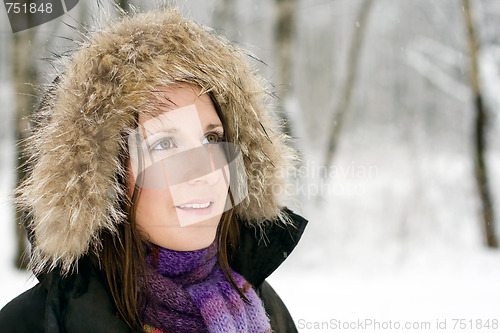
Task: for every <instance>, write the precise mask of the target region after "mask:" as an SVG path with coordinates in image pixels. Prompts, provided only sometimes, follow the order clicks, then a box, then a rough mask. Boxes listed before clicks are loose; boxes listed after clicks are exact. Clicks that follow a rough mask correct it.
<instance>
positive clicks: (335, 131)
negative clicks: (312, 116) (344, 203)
mask: <svg viewBox="0 0 500 333" xmlns="http://www.w3.org/2000/svg"><path fill="white" fill-rule="evenodd" d="M372 2H373V0H363V2H362V3H361V6H360V8H359V12H358V15H357V18H356V28H355V29H354V32H353V36H352V39H351V41H352V42H351V45H350V48H349V54H348V57H347V62H348V63H347V77H346V81H345V84H344V91H343V94H342V95H340V96H341V97H340V100H339V103H338V104H337V107H336V110H334V111H335V112H334V113H333V119H332V121H331V122H330V128H329V130H328V132H327V133H329V136H328V143H327V144H328V146H327V151H326V154H325V161H324V165H325V167H326V168H327V170H328V168H329V167H330V166H331V164H332V163H333V161H332V160H333V157H334V155H335V151H336V149H337V146H338V140H339V136H340V132H341V130H342V126H343V124H344V119H345V115H346V113H347V112H348V110H349V107H350V105H351V96H352V91H353V88H354V85H355V83H356V78H357V72H358V67H359V66H358V63H359V56H360V54H361V51H362V45H363V39H364V36H365V31H366V25H367V21H368V14H369V12H370V9H371V6H372Z"/></svg>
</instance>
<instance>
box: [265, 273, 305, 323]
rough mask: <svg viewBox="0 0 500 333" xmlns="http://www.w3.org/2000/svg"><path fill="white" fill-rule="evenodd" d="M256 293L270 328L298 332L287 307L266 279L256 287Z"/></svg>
mask: <svg viewBox="0 0 500 333" xmlns="http://www.w3.org/2000/svg"><path fill="white" fill-rule="evenodd" d="M257 293H258V295H259V297H260V299H261V300H262V303H264V308H265V309H266V313H267V314H268V316H269V319H270V320H271V328H272V329H273V331H274V332H276V333H280V332H286V333H294V332H298V331H297V327H296V326H295V323H294V321H293V318H292V316H291V315H290V312H288V309H287V307H286V306H285V304H284V303H283V301H282V300H281V298H280V297H279V296H278V294H277V293H276V292H275V291H274V289H273V288H272V287H271V286H270V285H269V283H268V282H267V281H264V282H263V283H262V284H261V286H260V287H259V288H258V289H257Z"/></svg>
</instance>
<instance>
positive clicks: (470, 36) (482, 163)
mask: <svg viewBox="0 0 500 333" xmlns="http://www.w3.org/2000/svg"><path fill="white" fill-rule="evenodd" d="M462 4H463V10H464V16H465V24H466V26H467V42H468V46H469V54H470V59H471V61H470V66H471V67H470V80H471V88H472V93H473V97H474V106H475V110H476V112H475V113H476V114H475V124H474V157H473V158H474V175H475V179H476V184H477V187H478V191H479V197H480V199H481V208H482V218H483V227H484V234H485V237H486V244H487V246H488V247H491V248H498V240H497V237H496V234H495V215H494V211H493V205H492V199H491V192H490V188H489V182H488V168H487V165H486V160H485V150H486V149H485V148H486V147H485V146H486V144H485V132H486V124H487V114H486V110H485V107H484V104H483V94H482V91H481V86H480V84H479V68H478V57H477V53H478V49H479V41H478V39H477V36H476V33H475V30H474V21H473V17H472V13H471V8H470V4H469V0H463V1H462Z"/></svg>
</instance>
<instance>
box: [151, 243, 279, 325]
mask: <svg viewBox="0 0 500 333" xmlns="http://www.w3.org/2000/svg"><path fill="white" fill-rule="evenodd" d="M146 261H147V263H148V273H147V282H148V291H147V293H146V295H145V304H144V308H143V316H144V323H145V324H146V325H145V330H146V331H147V332H186V333H189V332H211V333H214V332H216V333H219V332H220V333H227V332H252V333H254V332H256V333H257V332H258V333H261V332H271V326H270V324H269V319H268V317H267V315H266V312H265V310H264V306H263V304H262V301H261V300H260V298H259V297H258V296H257V293H256V292H255V290H254V289H253V288H252V286H251V285H250V284H249V283H248V282H247V281H246V280H245V278H244V277H243V276H241V275H239V274H238V273H236V272H234V271H231V273H232V275H233V278H234V281H235V282H236V285H237V286H238V287H239V288H240V289H241V290H243V291H244V294H245V296H246V297H247V298H248V300H249V301H250V302H251V304H250V305H249V304H246V303H245V302H244V301H243V300H242V299H241V297H240V295H239V294H238V292H237V291H236V290H235V289H234V288H233V287H232V286H231V284H230V283H229V282H227V281H226V278H225V277H224V273H223V272H222V269H221V268H220V266H219V264H218V263H217V244H216V243H215V242H214V243H213V244H212V245H210V246H209V247H207V248H204V249H200V250H196V251H174V250H169V249H165V248H161V247H158V246H153V247H152V248H151V250H150V251H149V252H148V256H147V259H146Z"/></svg>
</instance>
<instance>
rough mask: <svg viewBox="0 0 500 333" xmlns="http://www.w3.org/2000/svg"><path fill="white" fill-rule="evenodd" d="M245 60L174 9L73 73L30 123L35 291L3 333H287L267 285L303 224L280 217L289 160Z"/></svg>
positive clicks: (96, 40)
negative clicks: (31, 124) (140, 332)
mask: <svg viewBox="0 0 500 333" xmlns="http://www.w3.org/2000/svg"><path fill="white" fill-rule="evenodd" d="M263 84H264V82H262V80H261V79H260V78H259V77H258V76H257V75H256V74H255V73H254V72H253V71H252V70H251V69H250V67H249V66H248V64H247V63H246V61H245V59H244V52H243V51H242V50H240V49H237V48H235V47H233V46H231V45H230V44H229V43H228V42H227V41H225V40H224V39H222V38H220V37H217V36H214V35H213V34H211V33H210V32H208V31H207V30H206V29H204V28H202V27H200V26H199V25H197V24H196V23H194V22H192V21H189V20H186V19H184V18H182V17H181V16H180V15H179V14H178V13H176V12H175V11H173V10H170V11H157V12H151V13H145V14H136V15H134V16H132V17H129V18H124V19H123V20H122V21H120V22H117V23H114V24H112V25H110V26H109V27H107V28H105V29H103V30H102V31H100V32H98V33H96V34H95V35H94V36H93V37H91V38H90V39H89V40H88V41H87V42H86V43H85V44H84V45H82V46H81V48H80V49H79V50H78V51H76V52H75V53H74V54H73V55H72V56H71V57H70V58H69V59H67V60H66V62H65V64H64V70H63V72H62V73H60V74H59V76H58V79H57V80H56V81H55V82H54V83H53V85H52V87H51V88H50V89H49V93H48V94H46V97H45V98H44V101H42V105H41V110H40V111H39V112H38V114H37V115H36V116H35V119H36V120H37V126H36V127H35V130H34V134H33V136H32V138H31V139H30V140H29V141H28V145H27V147H28V150H29V154H30V156H31V159H32V170H31V171H30V173H29V177H28V178H27V179H26V181H25V182H24V183H23V184H22V185H21V186H20V187H19V188H18V189H17V193H18V195H19V197H18V198H19V199H18V203H19V205H20V208H22V209H25V210H26V211H28V212H29V217H30V218H29V223H28V225H27V228H28V231H29V234H30V241H31V244H32V251H31V252H32V253H31V266H32V268H33V271H34V273H35V275H36V276H37V278H38V279H39V280H40V283H39V284H38V285H36V286H35V287H34V288H32V289H30V290H28V291H27V292H25V293H24V294H22V295H20V296H18V297H17V298H16V299H14V300H13V301H11V303H9V304H8V305H6V306H5V307H4V309H2V311H1V312H0V327H2V330H6V331H9V332H27V331H29V332H31V331H34V332H36V331H44V330H45V331H46V332H80V331H81V332H122V331H123V332H125V331H130V330H132V331H146V332H270V331H271V330H272V331H275V332H293V331H296V329H295V326H294V324H293V320H292V319H291V317H290V315H289V313H288V311H287V310H286V307H285V306H284V305H283V303H282V302H281V300H280V299H279V297H278V296H277V295H276V294H275V293H274V291H273V290H272V288H271V287H270V286H269V285H268V284H267V283H266V282H265V279H266V278H267V277H268V276H269V275H270V274H271V273H272V272H273V271H274V270H275V269H276V268H277V267H278V266H279V265H280V264H281V263H282V262H283V260H284V259H285V258H286V257H287V256H288V254H289V253H290V252H291V251H292V249H293V248H294V247H295V245H296V244H297V242H298V240H299V238H300V236H301V235H302V232H303V230H304V228H305V225H306V223H307V221H306V220H304V219H303V218H301V217H300V216H298V215H295V214H294V213H292V212H291V211H290V210H288V209H286V208H284V207H283V206H282V205H280V203H279V200H280V196H281V195H282V194H283V193H284V191H283V189H284V181H285V180H284V175H285V174H286V168H287V166H288V165H290V163H291V161H292V159H293V158H294V154H293V151H292V150H291V149H290V148H288V147H287V146H286V145H285V140H284V139H285V138H284V137H283V136H282V135H280V134H279V131H278V129H277V127H276V125H275V123H274V122H273V118H272V115H271V114H270V113H269V112H268V108H269V106H268V101H267V93H266V91H265V89H264V85H263Z"/></svg>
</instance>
